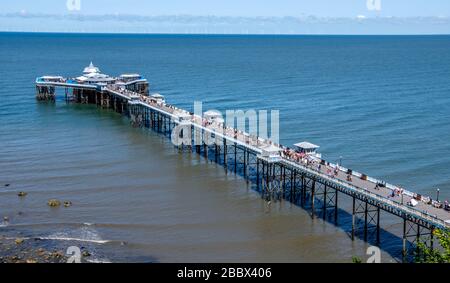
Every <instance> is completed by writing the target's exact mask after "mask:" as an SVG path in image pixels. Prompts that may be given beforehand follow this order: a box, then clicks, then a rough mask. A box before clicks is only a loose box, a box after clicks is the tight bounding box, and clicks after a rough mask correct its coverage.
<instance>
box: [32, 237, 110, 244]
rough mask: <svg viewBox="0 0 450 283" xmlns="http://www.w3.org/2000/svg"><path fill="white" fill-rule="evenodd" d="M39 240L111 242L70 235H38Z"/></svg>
mask: <svg viewBox="0 0 450 283" xmlns="http://www.w3.org/2000/svg"><path fill="white" fill-rule="evenodd" d="M38 239H40V240H54V241H74V242H87V243H96V244H105V243H109V242H111V241H110V240H89V239H82V238H71V237H57V236H49V237H39V238H38Z"/></svg>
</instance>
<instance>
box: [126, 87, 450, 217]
mask: <svg viewBox="0 0 450 283" xmlns="http://www.w3.org/2000/svg"><path fill="white" fill-rule="evenodd" d="M125 93H127V91H126V90H125ZM140 98H141V100H142V101H144V102H146V103H149V104H151V105H153V106H157V107H159V108H161V109H163V110H165V111H167V112H169V113H172V114H173V113H175V112H176V111H182V112H186V111H184V110H181V109H178V108H177V107H175V106H172V105H169V104H166V103H159V102H158V101H157V100H155V99H153V98H151V97H145V96H141V97H140ZM186 113H187V112H186ZM189 115H191V121H192V122H194V123H198V124H200V125H202V126H203V127H206V128H213V129H214V130H216V131H221V132H222V133H223V134H224V135H226V136H229V137H232V138H234V139H235V140H239V141H242V142H244V143H246V144H249V145H252V146H257V147H260V146H261V147H263V146H268V145H275V146H277V147H279V148H280V155H281V157H282V158H284V159H287V160H290V161H293V162H295V163H298V164H300V165H302V166H305V167H308V168H310V169H313V170H316V171H318V172H321V173H325V174H326V175H327V176H328V177H330V178H338V177H339V166H337V165H334V166H331V165H330V163H328V162H324V161H323V160H317V159H315V158H312V157H311V156H310V155H308V154H305V153H303V152H298V151H296V150H294V149H291V148H288V147H284V146H282V145H279V144H275V143H273V142H272V141H270V140H264V139H260V138H259V137H258V136H256V135H252V134H247V133H245V132H243V131H241V130H238V129H235V128H231V127H228V126H225V125H224V123H223V122H218V121H216V120H215V119H207V118H200V119H201V120H199V119H198V117H197V118H196V117H195V116H194V115H193V113H189ZM345 180H346V181H347V182H350V183H352V182H353V174H351V173H349V172H347V174H346V178H345ZM384 186H385V185H382V184H379V183H376V185H375V187H374V190H376V191H379V190H380V189H381V187H384ZM404 192H405V190H404V189H403V188H395V189H393V190H392V191H391V192H390V193H389V195H387V198H388V199H389V198H395V197H400V196H402V195H403V194H404ZM430 204H432V205H434V206H436V202H432V201H431V202H430ZM439 207H442V208H443V209H445V210H447V211H450V205H449V203H448V201H445V202H444V203H443V204H442V203H439Z"/></svg>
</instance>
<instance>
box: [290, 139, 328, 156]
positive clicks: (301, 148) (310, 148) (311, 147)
mask: <svg viewBox="0 0 450 283" xmlns="http://www.w3.org/2000/svg"><path fill="white" fill-rule="evenodd" d="M294 146H295V151H297V152H298V153H303V154H306V155H309V156H312V157H316V158H319V159H321V158H322V154H321V153H318V152H317V149H318V148H319V147H320V146H318V145H315V144H313V143H310V142H307V141H304V142H299V143H296V144H294Z"/></svg>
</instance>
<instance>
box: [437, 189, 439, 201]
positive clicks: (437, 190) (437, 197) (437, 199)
mask: <svg viewBox="0 0 450 283" xmlns="http://www.w3.org/2000/svg"><path fill="white" fill-rule="evenodd" d="M436 194H437V197H436V201H439V189H437V190H436Z"/></svg>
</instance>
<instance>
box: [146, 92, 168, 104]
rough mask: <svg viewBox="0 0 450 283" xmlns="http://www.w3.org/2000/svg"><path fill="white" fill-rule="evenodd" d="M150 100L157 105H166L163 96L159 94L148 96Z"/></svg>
mask: <svg viewBox="0 0 450 283" xmlns="http://www.w3.org/2000/svg"><path fill="white" fill-rule="evenodd" d="M150 98H151V99H153V100H154V101H155V102H156V103H157V104H159V105H162V104H164V103H166V100H165V98H164V95H161V94H159V93H155V94H152V95H150Z"/></svg>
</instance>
